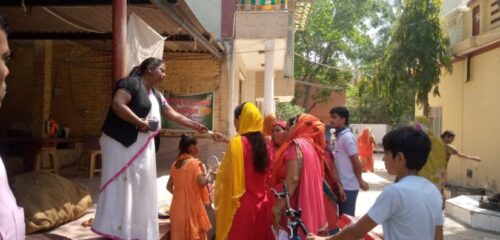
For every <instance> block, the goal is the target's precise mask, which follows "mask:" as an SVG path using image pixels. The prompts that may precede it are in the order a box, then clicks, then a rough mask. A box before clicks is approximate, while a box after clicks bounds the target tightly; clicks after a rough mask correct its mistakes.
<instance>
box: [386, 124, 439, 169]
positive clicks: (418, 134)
mask: <svg viewBox="0 0 500 240" xmlns="http://www.w3.org/2000/svg"><path fill="white" fill-rule="evenodd" d="M382 146H384V151H389V152H391V154H392V156H393V157H395V156H396V154H397V153H399V152H400V153H402V154H403V155H404V157H405V159H406V168H407V169H411V170H417V171H419V170H420V169H422V167H424V165H425V163H426V162H427V157H429V152H430V151H431V140H430V139H429V137H428V136H427V134H425V132H423V131H422V130H418V129H415V128H413V127H402V128H397V129H394V130H392V131H390V132H389V133H387V134H386V135H385V136H384V138H383V139H382Z"/></svg>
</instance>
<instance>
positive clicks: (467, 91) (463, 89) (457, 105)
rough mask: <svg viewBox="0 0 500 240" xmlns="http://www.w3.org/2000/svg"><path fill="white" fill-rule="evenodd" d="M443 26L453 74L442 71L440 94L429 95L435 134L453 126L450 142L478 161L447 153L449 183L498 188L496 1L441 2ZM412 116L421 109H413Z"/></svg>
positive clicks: (499, 7) (499, 19)
mask: <svg viewBox="0 0 500 240" xmlns="http://www.w3.org/2000/svg"><path fill="white" fill-rule="evenodd" d="M442 13H443V16H444V17H445V19H446V27H445V30H446V32H447V33H448V36H449V37H450V41H451V51H452V54H453V73H452V74H443V75H442V76H441V81H440V84H439V89H440V93H441V97H432V94H430V95H429V98H430V106H431V112H430V120H431V123H432V125H433V128H434V132H436V134H440V133H442V132H443V131H444V130H453V131H454V132H455V133H456V134H457V136H456V138H455V141H454V143H453V145H454V146H455V147H457V149H458V150H459V151H461V152H464V153H467V154H469V155H476V156H479V157H480V158H481V159H482V161H481V163H479V164H478V163H475V162H473V161H468V160H462V159H459V158H457V157H455V156H453V157H452V159H451V160H450V163H449V167H448V182H450V183H454V184H458V185H461V186H468V187H481V188H486V190H488V191H495V192H498V191H500V175H499V174H498V172H497V170H498V169H500V157H499V156H500V148H499V147H498V146H500V138H499V137H498V134H499V133H500V125H498V124H497V123H498V122H500V111H499V108H498V106H497V105H496V103H498V102H500V95H499V94H498V89H500V81H499V76H500V2H499V1H496V0H472V1H457V0H455V1H454V0H449V1H446V0H445V1H444V4H443V9H442ZM416 114H417V115H421V114H422V113H421V110H419V109H418V108H417V112H416Z"/></svg>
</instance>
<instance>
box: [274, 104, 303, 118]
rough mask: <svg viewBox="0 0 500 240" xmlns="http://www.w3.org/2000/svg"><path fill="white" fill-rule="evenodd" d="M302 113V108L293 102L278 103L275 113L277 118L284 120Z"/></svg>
mask: <svg viewBox="0 0 500 240" xmlns="http://www.w3.org/2000/svg"><path fill="white" fill-rule="evenodd" d="M302 113H304V108H302V107H301V106H298V105H295V104H293V103H287V102H283V103H278V105H277V107H276V115H277V116H278V118H279V119H281V120H285V121H286V120H288V119H290V118H293V117H296V116H297V115H299V114H302Z"/></svg>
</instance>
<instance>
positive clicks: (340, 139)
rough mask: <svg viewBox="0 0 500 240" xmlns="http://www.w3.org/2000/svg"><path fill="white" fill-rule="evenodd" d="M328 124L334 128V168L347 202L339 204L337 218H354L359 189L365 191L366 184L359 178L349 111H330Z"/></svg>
mask: <svg viewBox="0 0 500 240" xmlns="http://www.w3.org/2000/svg"><path fill="white" fill-rule="evenodd" d="M330 117H331V120H330V123H331V124H332V127H334V128H335V138H336V141H335V149H334V151H333V155H334V157H335V166H336V167H337V172H338V174H339V178H340V182H341V183H342V186H343V188H344V192H345V194H346V196H347V200H345V201H343V202H340V203H339V216H340V215H342V214H344V213H345V214H348V215H351V216H354V214H355V212H356V199H357V198H358V192H359V189H360V188H361V189H362V190H364V191H366V190H368V189H369V187H368V184H367V183H366V182H365V181H364V180H363V178H362V177H361V172H362V170H361V164H360V162H359V156H358V143H357V141H356V139H355V138H354V136H353V135H352V132H351V130H350V129H349V128H347V126H348V125H349V111H348V110H347V108H345V107H334V108H332V109H331V110H330Z"/></svg>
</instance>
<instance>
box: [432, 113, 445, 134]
mask: <svg viewBox="0 0 500 240" xmlns="http://www.w3.org/2000/svg"><path fill="white" fill-rule="evenodd" d="M442 116H443V108H442V107H432V108H431V112H430V113H429V123H430V125H431V126H430V127H431V129H432V132H433V133H434V135H435V136H439V135H441V131H442V130H443V129H442V124H443V117H442Z"/></svg>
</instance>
